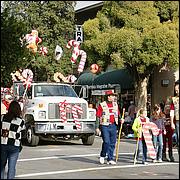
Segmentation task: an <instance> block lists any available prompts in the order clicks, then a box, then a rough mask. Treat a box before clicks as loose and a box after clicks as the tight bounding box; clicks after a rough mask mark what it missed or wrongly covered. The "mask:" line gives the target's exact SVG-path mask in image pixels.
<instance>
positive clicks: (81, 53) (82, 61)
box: [78, 50, 86, 73]
mask: <svg viewBox="0 0 180 180" xmlns="http://www.w3.org/2000/svg"><path fill="white" fill-rule="evenodd" d="M79 55H81V60H80V62H79V66H78V72H80V73H81V72H83V69H84V65H85V63H86V52H85V51H83V50H79Z"/></svg>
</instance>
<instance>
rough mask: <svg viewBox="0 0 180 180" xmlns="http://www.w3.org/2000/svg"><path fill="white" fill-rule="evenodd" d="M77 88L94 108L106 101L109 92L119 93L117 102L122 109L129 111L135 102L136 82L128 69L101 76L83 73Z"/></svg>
mask: <svg viewBox="0 0 180 180" xmlns="http://www.w3.org/2000/svg"><path fill="white" fill-rule="evenodd" d="M77 86H79V96H80V97H82V96H83V97H84V98H86V99H87V100H88V102H89V103H91V104H93V105H94V107H97V106H98V104H99V103H100V102H102V101H104V95H105V92H106V91H107V90H113V91H114V92H116V93H118V97H117V102H118V104H119V107H120V108H121V109H122V107H125V108H126V110H127V108H128V106H129V104H130V101H134V81H133V78H132V76H131V75H130V74H129V73H128V71H127V70H126V69H119V70H111V71H107V72H103V73H101V74H99V75H96V74H93V73H91V72H86V73H83V74H82V75H81V76H80V77H79V78H78V81H77ZM80 87H81V89H80ZM80 91H81V92H80ZM83 91H84V92H83ZM85 91H86V92H85Z"/></svg>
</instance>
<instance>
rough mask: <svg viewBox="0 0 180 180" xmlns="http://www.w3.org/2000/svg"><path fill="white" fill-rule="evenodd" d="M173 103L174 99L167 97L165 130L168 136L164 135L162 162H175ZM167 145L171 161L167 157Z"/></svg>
mask: <svg viewBox="0 0 180 180" xmlns="http://www.w3.org/2000/svg"><path fill="white" fill-rule="evenodd" d="M171 103H172V97H167V100H166V102H165V106H164V113H165V115H166V119H165V124H164V125H165V129H166V134H163V154H162V160H163V161H170V162H174V157H173V137H172V136H173V134H174V130H173V129H172V128H171V121H170V105H171ZM166 144H168V154H169V159H167V156H166V148H167V146H166Z"/></svg>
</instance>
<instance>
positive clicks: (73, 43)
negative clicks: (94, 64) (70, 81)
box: [66, 40, 86, 73]
mask: <svg viewBox="0 0 180 180" xmlns="http://www.w3.org/2000/svg"><path fill="white" fill-rule="evenodd" d="M66 47H67V48H68V49H70V48H71V47H74V49H73V53H72V57H71V62H72V63H73V64H75V63H76V60H77V58H78V56H79V55H81V59H80V62H79V66H78V72H79V73H81V72H82V71H83V69H84V65H85V62H86V52H85V51H83V50H80V43H79V42H77V41H75V40H70V41H69V42H68V44H67V45H66Z"/></svg>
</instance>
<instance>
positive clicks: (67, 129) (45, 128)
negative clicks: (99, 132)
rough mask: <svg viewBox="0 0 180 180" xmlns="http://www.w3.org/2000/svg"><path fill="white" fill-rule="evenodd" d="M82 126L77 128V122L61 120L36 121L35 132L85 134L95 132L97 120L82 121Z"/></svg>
mask: <svg viewBox="0 0 180 180" xmlns="http://www.w3.org/2000/svg"><path fill="white" fill-rule="evenodd" d="M80 124H81V128H80V129H77V128H76V125H75V123H73V122H71V123H70V122H68V123H60V122H35V124H34V125H35V133H37V134H42V133H43V134H81V133H82V134H83V133H95V122H94V121H93V122H91V121H86V122H81V123H80Z"/></svg>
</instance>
